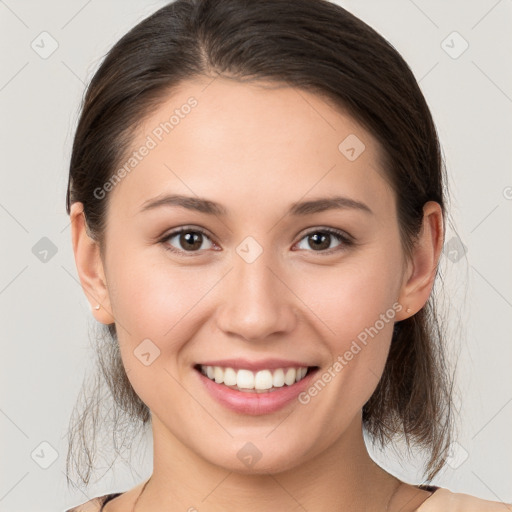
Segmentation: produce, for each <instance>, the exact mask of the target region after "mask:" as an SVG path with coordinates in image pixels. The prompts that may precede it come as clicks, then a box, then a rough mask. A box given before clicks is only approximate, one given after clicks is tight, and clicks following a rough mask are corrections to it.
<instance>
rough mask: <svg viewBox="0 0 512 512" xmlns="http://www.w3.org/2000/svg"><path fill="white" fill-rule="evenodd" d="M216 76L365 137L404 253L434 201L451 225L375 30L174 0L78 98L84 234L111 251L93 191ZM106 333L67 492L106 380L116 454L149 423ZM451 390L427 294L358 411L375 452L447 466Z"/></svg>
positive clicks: (345, 19)
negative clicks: (321, 109) (394, 443)
mask: <svg viewBox="0 0 512 512" xmlns="http://www.w3.org/2000/svg"><path fill="white" fill-rule="evenodd" d="M219 75H223V76H226V77H230V78H232V79H235V80H239V81H251V80H252V81H256V80H264V81H270V82H274V83H278V84H285V85H289V86H291V87H296V88H301V89H304V90H307V91H310V92H313V93H316V94H319V95H322V96H323V97H324V98H327V99H330V100H332V101H333V102H334V103H335V104H336V105H337V106H339V108H340V109H343V110H344V111H346V112H348V113H349V114H350V115H351V116H353V118H354V119H356V120H357V121H358V122H359V123H361V124H362V125H363V126H364V127H365V128H366V129H367V130H369V132H370V133H371V134H372V135H373V136H374V137H375V138H376V139H377V141H378V142H379V143H380V146H381V148H382V153H383V160H384V161H383V162H382V163H383V169H384V170H385V173H386V177H387V179H388V180H389V183H390V185H391V186H392V188H393V190H394V193H395V196H396V201H397V203H396V204H397V211H398V221H399V227H400V234H401V240H402V245H403V248H404V251H405V253H406V254H407V255H410V254H411V249H412V248H413V246H414V242H415V240H416V237H417V235H418V233H419V231H420V228H421V225H422V220H423V205H424V204H425V203H426V202H427V201H437V202H438V203H439V204H440V205H441V208H442V211H443V216H444V217H446V205H445V200H446V185H445V179H446V178H445V169H444V163H443V159H442V155H441V150H440V145H439V141H438V137H437V133H436V128H435V126H434V123H433V120H432V117H431V114H430V111H429V108H428V106H427V103H426V101H425V98H424V97H423V94H422V93H421V90H420V88H419V86H418V84H417V82H416V80H415V78H414V75H413V73H412V71H411V70H410V68H409V67H408V65H407V64H406V62H405V61H404V60H403V59H402V57H401V56H400V55H399V54H398V52H397V51H396V50H395V49H394V48H393V46H392V45H391V44H390V43H388V42H387V41H386V40H385V39H384V38H383V37H382V36H380V35H379V34H378V33H377V32H376V31H375V30H373V29H372V28H371V27H369V26H368V25H366V24H365V23H364V22H362V21H361V20H359V19H358V18H356V17H355V16H353V15H352V14H350V13H349V12H347V11H346V10H345V9H343V8H342V7H340V6H338V5H336V4H333V3H330V2H328V1H327V0H258V1H257V2H254V1H253V0H177V1H175V2H173V3H170V4H168V5H166V6H164V7H163V8H161V9H160V10H158V11H157V12H155V13H154V14H152V15H151V16H149V17H147V18H146V19H144V20H143V21H142V22H140V23H139V24H138V25H136V26H135V27H134V28H133V29H132V30H130V31H129V32H128V33H127V34H126V35H125V36H124V37H122V38H121V39H120V40H119V41H118V42H117V43H116V44H115V46H114V47H113V48H112V49H111V50H110V51H109V53H108V54H107V55H106V57H105V59H104V60H103V62H102V64H101V66H100V67H99V69H98V70H97V72H96V73H95V75H94V77H93V78H92V80H91V82H90V84H89V87H88V89H87V91H86V94H85V97H84V100H83V104H82V110H81V115H80V118H79V122H78V127H77V130H76V134H75V138H74V143H73V149H72V155H71V162H70V170H69V183H68V190H67V197H66V209H67V212H68V214H69V213H70V205H71V204H72V203H74V202H76V201H80V202H82V203H83V205H84V214H85V218H86V221H87V227H88V232H89V234H90V236H92V237H93V238H94V239H95V240H96V241H97V242H98V243H99V245H100V248H101V249H102V250H103V251H104V249H105V247H104V245H103V243H104V238H103V234H104V229H105V224H106V221H107V219H106V206H107V200H108V197H107V198H106V199H98V198H97V197H96V195H95V194H94V191H95V189H97V188H98V187H102V186H103V184H104V183H106V182H107V181H108V180H109V179H110V178H111V176H112V175H113V173H114V172H115V170H116V166H118V165H120V163H121V162H122V161H123V160H124V155H125V154H126V153H127V151H128V150H129V146H130V143H131V141H132V140H133V135H134V134H135V131H136V129H137V127H139V126H140V123H141V122H142V121H143V120H144V119H146V118H147V117H148V116H149V115H150V114H151V113H152V112H153V111H154V110H155V109H156V108H157V107H158V106H159V104H161V102H163V101H164V100H165V99H166V98H167V97H168V95H169V94H170V92H171V91H172V89H173V88H175V87H177V86H178V85H179V84H180V83H182V82H183V81H185V80H187V79H193V78H194V77H205V76H207V77H215V76H219ZM101 328H102V329H103V332H102V334H103V336H99V337H96V340H97V341H98V342H99V341H101V342H102V343H98V345H97V355H98V359H99V369H100V372H99V373H98V380H97V381H96V385H95V387H94V389H93V390H92V391H93V392H92V393H91V390H89V389H88V387H87V386H88V385H86V384H85V383H84V388H83V390H84V400H85V404H84V406H83V408H82V411H81V412H77V409H75V414H74V419H73V421H72V422H71V425H70V437H69V450H68V458H67V465H66V472H67V475H68V483H69V475H70V469H71V468H72V467H73V468H74V469H75V470H76V471H77V473H78V475H79V477H80V479H81V481H82V482H84V483H85V484H87V483H88V482H89V477H90V473H91V470H92V469H93V467H94V457H95V447H94V445H95V436H96V428H97V427H98V426H100V425H101V426H105V425H106V424H107V423H106V422H105V420H104V419H100V413H99V408H100V405H101V404H102V403H103V400H104V397H102V396H101V390H102V383H103V382H106V384H107V387H108V388H107V392H108V393H109V394H111V397H112V398H113V401H114V406H115V407H114V408H113V410H114V411H115V413H114V416H113V418H110V423H108V425H109V426H111V427H112V434H113V435H114V444H115V445H116V452H117V453H119V451H118V448H119V447H118V446H117V438H116V437H115V436H116V435H118V432H119V425H120V424H121V422H122V421H126V423H125V424H123V425H124V426H125V427H126V425H128V426H131V427H132V428H134V429H137V427H138V426H139V427H142V426H146V425H147V424H148V423H149V421H150V413H149V409H148V408H147V406H146V405H145V404H144V403H143V402H142V401H141V400H140V398H139V397H138V396H137V395H136V393H135V392H134V390H133V388H132V387H131V385H130V382H129V380H128V378H127V376H126V373H125V371H124V367H123V364H122V361H121V357H120V353H119V347H118V342H117V336H116V330H115V324H111V325H109V326H103V325H102V326H101ZM452 382H453V381H452V380H451V378H450V375H449V373H448V371H447V367H446V362H445V356H444V340H443V335H442V332H441V328H440V323H439V321H438V314H437V313H436V310H435V300H434V297H433V296H432V295H431V297H430V298H429V300H428V302H427V303H426V304H425V306H424V307H423V308H422V309H421V310H420V311H418V312H417V313H416V314H415V315H413V316H412V317H410V318H408V319H406V320H403V321H401V322H397V323H395V327H394V332H393V339H392V343H391V348H390V353H389V356H388V360H387V363H386V366H385V369H384V373H383V375H382V378H381V380H380V382H379V384H378V386H377V389H376V390H375V392H374V394H373V395H372V397H371V398H370V399H369V401H368V402H367V403H366V404H365V405H364V407H363V425H364V427H365V429H366V432H367V433H368V434H370V436H371V438H372V439H373V440H374V441H378V442H380V444H381V445H382V446H384V445H386V444H387V443H388V442H389V441H391V440H392V439H393V438H395V437H396V436H399V437H405V440H406V441H407V445H409V443H413V444H416V445H418V446H420V447H422V448H425V449H426V450H427V453H428V457H427V460H426V462H425V464H424V471H425V474H427V478H428V480H431V479H432V478H433V477H434V476H435V475H436V474H437V473H438V471H439V470H440V469H441V468H442V467H443V465H444V459H445V457H446V456H447V453H448V448H449V444H450V441H451V437H452V428H453V424H452V412H453V408H452ZM132 434H133V433H132ZM123 435H124V436H125V437H126V432H124V434H123ZM128 439H129V436H128ZM121 444H123V445H124V444H126V439H125V438H123V439H122V443H121Z"/></svg>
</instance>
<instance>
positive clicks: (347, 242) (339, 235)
mask: <svg viewBox="0 0 512 512" xmlns="http://www.w3.org/2000/svg"><path fill="white" fill-rule="evenodd" d="M182 233H201V234H202V235H203V236H205V237H206V238H208V239H210V241H212V240H211V237H210V236H209V235H208V233H206V231H204V230H203V229H201V228H196V227H183V228H180V229H177V230H175V231H171V232H170V233H168V234H167V235H165V237H164V238H162V239H161V240H160V243H161V244H162V245H163V246H164V248H165V249H166V250H168V251H170V252H172V253H174V254H181V255H186V257H188V256H196V255H197V254H198V253H200V251H182V250H179V249H176V247H173V246H171V245H169V244H168V241H169V240H170V239H171V238H174V237H175V236H176V235H180V234H182ZM315 233H328V234H329V235H332V236H333V237H334V238H336V239H337V240H338V241H339V242H341V245H340V246H338V247H334V248H332V249H326V250H322V251H309V252H316V253H318V254H321V255H325V256H329V255H331V254H333V253H335V252H338V251H343V250H346V249H348V248H349V247H351V246H353V245H355V242H354V240H353V239H352V238H351V237H349V236H348V235H346V234H345V233H344V232H343V231H339V230H337V229H334V228H320V229H318V228H317V229H314V230H311V231H308V232H307V233H305V234H304V235H303V236H302V238H300V240H299V242H300V241H301V240H303V239H304V238H306V237H308V236H309V235H313V234H315ZM212 243H213V241H212Z"/></svg>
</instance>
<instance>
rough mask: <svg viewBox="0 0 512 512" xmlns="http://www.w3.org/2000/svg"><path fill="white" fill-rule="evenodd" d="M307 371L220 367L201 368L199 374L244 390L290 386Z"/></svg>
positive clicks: (298, 369)
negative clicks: (256, 370)
mask: <svg viewBox="0 0 512 512" xmlns="http://www.w3.org/2000/svg"><path fill="white" fill-rule="evenodd" d="M307 371H308V369H307V367H300V368H286V369H284V368H277V369H276V370H273V373H272V370H260V371H258V372H252V371H251V370H245V369H241V370H238V371H237V370H234V369H233V368H222V367H220V366H203V365H201V372H202V373H203V374H204V375H206V376H207V377H208V378H209V379H211V380H214V381H215V382H216V383H217V384H225V385H226V386H237V387H239V388H245V389H270V388H272V387H275V388H280V387H282V386H284V385H285V384H286V385H287V386H291V385H292V384H294V383H295V382H298V381H299V380H301V379H303V378H304V376H305V375H306V372H307Z"/></svg>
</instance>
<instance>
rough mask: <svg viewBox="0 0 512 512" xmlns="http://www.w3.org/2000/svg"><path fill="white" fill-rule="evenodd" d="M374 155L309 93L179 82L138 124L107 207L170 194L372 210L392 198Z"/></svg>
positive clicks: (343, 119)
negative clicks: (344, 201) (305, 200)
mask: <svg viewBox="0 0 512 512" xmlns="http://www.w3.org/2000/svg"><path fill="white" fill-rule="evenodd" d="M380 151H381V148H380V147H379V145H378V143H377V142H376V140H375V139H374V138H373V137H372V136H371V135H370V134H369V133H368V132H367V131H366V130H365V129H364V128H363V127H362V126H360V125H359V124H358V123H357V122H356V121H355V120H354V119H353V118H352V117H351V116H349V115H348V114H347V113H345V112H343V111H342V110H341V109H340V108H337V107H335V106H334V105H333V104H332V102H329V101H328V100H326V99H325V98H323V97H320V96H319V95H317V94H314V93H311V92H307V91H304V90H302V89H297V88H292V87H287V86H282V85H279V86H278V85H276V84H273V83H270V82H258V83H252V82H251V83H247V82H246V83H241V82H237V81H234V80H230V79H226V78H221V77H219V78H216V79H213V80H212V79H211V78H210V79H207V78H202V79H197V80H194V81H187V82H184V83H182V84H180V86H179V87H177V88H176V89H174V90H173V91H172V93H171V94H170V95H169V97H168V98H166V99H165V100H164V101H163V102H162V103H161V104H160V105H159V106H158V108H157V109H156V110H155V111H154V112H153V113H152V114H151V115H150V116H149V117H148V118H147V119H145V121H144V122H143V123H142V124H141V127H140V128H139V130H138V131H137V133H136V136H135V137H134V140H133V143H132V145H131V152H130V154H129V155H127V157H126V158H125V160H124V161H123V162H122V163H121V165H120V166H119V167H120V168H121V167H124V169H125V170H126V171H127V172H125V173H123V174H124V177H123V179H122V180H121V181H120V183H119V184H117V185H116V186H115V187H114V189H113V191H112V194H111V195H112V197H111V198H110V200H111V201H116V202H117V203H121V204H117V206H118V207H120V208H125V209H126V213H128V212H131V214H135V213H136V211H137V209H138V208H139V207H140V206H141V204H142V203H143V202H144V201H146V200H147V199H148V198H150V197H153V196H156V195H158V194H160V193H162V192H169V191H174V192H176V193H186V194H188V195H197V196H201V197H210V198H212V199H214V200H216V201H218V202H222V203H229V202H236V201H239V202H240V204H245V205H246V206H247V207H248V208H249V210H250V203H251V201H254V199H255V198H258V199H259V207H260V208H261V206H262V201H263V202H264V204H268V206H269V207H270V206H271V205H279V204H283V202H284V201H286V202H287V203H289V202H295V201H297V200H299V199H300V198H301V197H303V196H305V195H306V196H307V195H319V194H323V195H325V193H326V192H329V193H332V192H336V193H340V194H344V195H349V196H353V197H354V199H359V200H361V201H365V202H371V203H372V204H374V206H375V207H376V209H377V210H378V209H379V208H386V203H389V200H390V199H391V200H392V192H391V189H390V187H389V186H388V183H387V181H386V178H385V175H384V173H383V171H382V169H381V166H380V160H381V159H380ZM134 153H135V154H134ZM130 155H132V156H130Z"/></svg>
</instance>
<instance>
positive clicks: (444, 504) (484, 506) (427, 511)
mask: <svg viewBox="0 0 512 512" xmlns="http://www.w3.org/2000/svg"><path fill="white" fill-rule="evenodd" d="M509 511H510V512H512V504H511V503H503V502H500V501H488V500H483V499H481V498H477V497H476V496H471V495H469V494H464V493H457V492H451V491H450V490H448V489H445V488H440V489H438V490H437V491H436V492H434V493H433V494H432V495H431V496H430V498H428V499H427V500H426V501H424V502H423V504H422V505H421V506H420V507H419V508H418V509H417V512H509Z"/></svg>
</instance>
